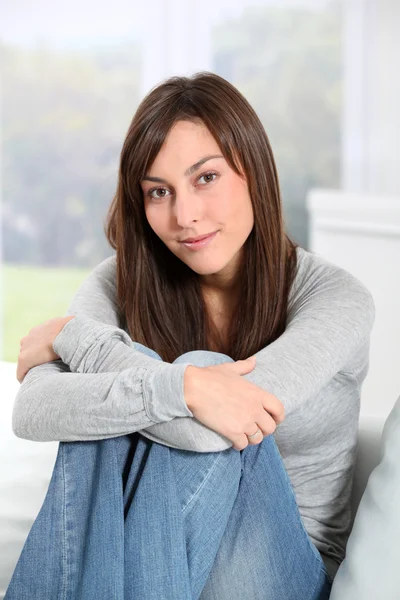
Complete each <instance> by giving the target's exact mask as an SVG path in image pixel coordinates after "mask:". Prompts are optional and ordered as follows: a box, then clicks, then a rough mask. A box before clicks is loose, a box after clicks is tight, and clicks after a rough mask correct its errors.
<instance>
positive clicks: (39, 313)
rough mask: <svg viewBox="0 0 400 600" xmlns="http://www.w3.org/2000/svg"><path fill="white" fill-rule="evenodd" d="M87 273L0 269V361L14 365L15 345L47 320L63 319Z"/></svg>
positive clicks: (56, 268) (16, 349)
mask: <svg viewBox="0 0 400 600" xmlns="http://www.w3.org/2000/svg"><path fill="white" fill-rule="evenodd" d="M89 272H90V270H88V269H80V268H78V269H76V268H75V269H66V268H58V267H54V268H51V267H47V268H46V267H21V266H10V265H3V267H2V270H1V276H2V277H1V278H2V284H3V286H2V288H3V294H2V309H3V323H2V324H0V331H1V330H2V331H3V333H2V340H1V345H2V348H0V359H1V360H6V361H9V362H16V361H17V359H18V354H19V342H20V340H21V338H22V337H24V336H25V335H28V333H29V330H30V329H32V327H35V326H36V325H40V323H43V322H44V321H47V320H48V319H52V318H54V317H63V316H65V313H66V311H67V309H68V306H69V305H70V302H71V300H72V297H73V296H74V294H75V292H76V291H77V289H78V288H79V286H80V285H81V283H82V282H83V280H84V279H85V278H86V277H87V275H88V274H89Z"/></svg>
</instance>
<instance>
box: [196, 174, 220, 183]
mask: <svg viewBox="0 0 400 600" xmlns="http://www.w3.org/2000/svg"><path fill="white" fill-rule="evenodd" d="M217 177H218V175H217V173H214V172H210V173H204V174H203V175H200V177H199V178H198V180H197V181H200V179H204V182H205V183H211V182H213V181H214V180H215V179H216V178H217ZM201 185H204V184H201Z"/></svg>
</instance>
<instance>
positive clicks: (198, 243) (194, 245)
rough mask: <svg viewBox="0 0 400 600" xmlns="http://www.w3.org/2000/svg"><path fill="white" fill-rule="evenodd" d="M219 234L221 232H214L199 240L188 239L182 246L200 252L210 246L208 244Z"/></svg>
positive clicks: (198, 238)
mask: <svg viewBox="0 0 400 600" xmlns="http://www.w3.org/2000/svg"><path fill="white" fill-rule="evenodd" d="M218 232H219V230H218V231H213V232H212V233H208V234H206V235H204V236H199V237H197V238H187V239H186V240H182V241H181V242H180V244H182V246H185V247H186V248H189V249H191V250H198V249H200V248H204V247H205V246H208V244H210V243H211V242H212V240H213V239H214V238H215V236H216V235H217V233H218Z"/></svg>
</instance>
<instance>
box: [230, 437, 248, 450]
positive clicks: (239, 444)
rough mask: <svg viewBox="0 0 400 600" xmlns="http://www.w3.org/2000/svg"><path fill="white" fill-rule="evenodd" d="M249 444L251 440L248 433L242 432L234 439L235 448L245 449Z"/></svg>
mask: <svg viewBox="0 0 400 600" xmlns="http://www.w3.org/2000/svg"><path fill="white" fill-rule="evenodd" d="M248 445H249V440H248V438H247V435H246V434H244V433H242V434H241V435H237V436H235V439H234V440H232V448H234V449H235V450H243V449H244V448H246V447H247V446H248Z"/></svg>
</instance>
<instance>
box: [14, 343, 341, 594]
mask: <svg viewBox="0 0 400 600" xmlns="http://www.w3.org/2000/svg"><path fill="white" fill-rule="evenodd" d="M136 348H137V349H139V350H141V351H143V352H145V353H148V354H150V355H152V356H155V357H157V358H160V357H159V356H158V355H157V354H156V353H155V352H154V351H153V350H150V349H149V348H146V347H145V346H142V345H140V344H136ZM160 360H161V359H160ZM228 361H232V359H231V358H230V357H228V356H226V355H224V354H220V353H217V352H208V351H194V352H189V353H186V354H184V355H182V356H180V357H179V358H177V359H176V360H175V361H174V362H175V363H179V362H190V363H191V364H193V365H197V366H207V365H210V364H219V363H222V362H228ZM330 589H331V582H330V579H329V577H328V575H327V573H326V570H325V567H324V564H323V561H322V559H321V556H320V554H319V552H318V550H317V549H316V547H315V546H314V545H313V543H312V541H311V540H310V538H309V536H308V535H307V533H306V531H305V528H304V525H303V523H302V520H301V518H300V514H299V510H298V507H297V504H296V500H295V496H294V493H293V490H292V487H291V484H290V481H289V478H288V475H287V473H286V470H285V468H284V465H283V462H282V458H281V456H280V453H279V451H278V448H277V446H276V443H275V439H274V437H273V435H270V436H267V437H265V438H264V439H263V441H262V442H261V443H260V444H256V445H249V446H247V447H246V448H245V449H243V450H241V451H237V450H234V449H233V448H229V449H227V450H224V451H222V452H206V453H198V452H191V451H187V450H177V449H175V448H170V447H168V446H164V445H162V444H158V443H156V442H152V441H150V440H148V439H147V438H145V437H143V436H142V435H141V434H140V433H138V432H136V433H133V434H130V435H125V436H121V437H117V438H110V439H105V440H96V441H93V442H92V441H85V442H60V444H59V449H58V454H57V459H56V463H55V466H54V470H53V473H52V477H51V481H50V484H49V488H48V491H47V494H46V497H45V500H44V502H43V505H42V507H41V509H40V512H39V514H38V516H37V518H36V520H35V522H34V523H33V525H32V528H31V530H30V533H29V535H28V537H27V540H26V542H25V545H24V547H23V550H22V553H21V556H20V558H19V561H18V563H17V566H16V568H15V571H14V574H13V577H12V579H11V582H10V584H9V587H8V590H7V592H6V595H5V600H197V599H200V600H239V599H240V600H247V599H249V600H250V599H251V600H317V599H318V600H326V599H328V598H329V594H330Z"/></svg>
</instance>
